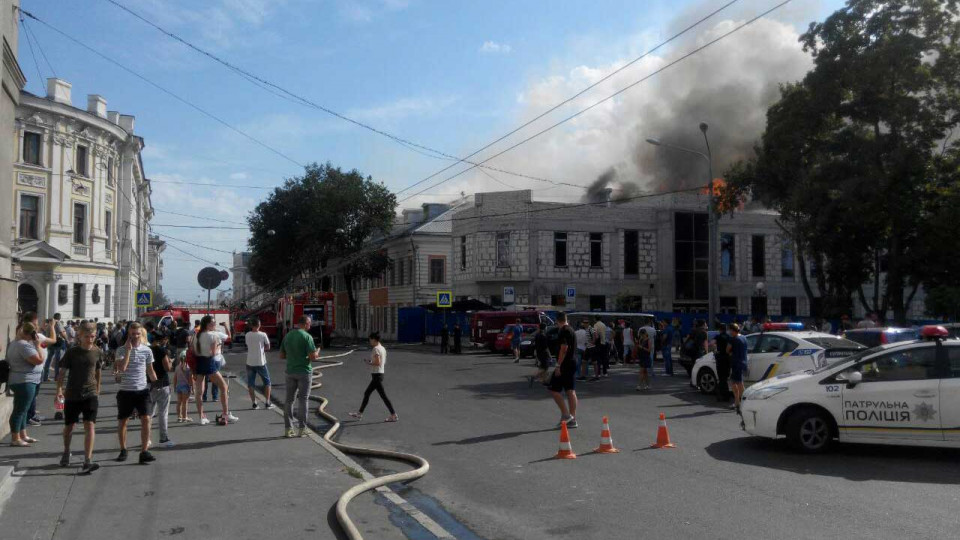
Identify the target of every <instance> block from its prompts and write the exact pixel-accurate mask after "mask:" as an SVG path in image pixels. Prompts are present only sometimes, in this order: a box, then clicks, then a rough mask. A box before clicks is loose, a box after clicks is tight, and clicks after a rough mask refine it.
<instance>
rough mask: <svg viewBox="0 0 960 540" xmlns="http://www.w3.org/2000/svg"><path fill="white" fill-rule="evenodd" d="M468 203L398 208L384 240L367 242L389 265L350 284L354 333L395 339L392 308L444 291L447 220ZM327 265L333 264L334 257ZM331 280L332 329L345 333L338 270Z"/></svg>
mask: <svg viewBox="0 0 960 540" xmlns="http://www.w3.org/2000/svg"><path fill="white" fill-rule="evenodd" d="M471 204H472V203H471V202H470V201H469V200H467V201H461V202H459V203H456V204H453V205H448V204H424V205H423V206H422V207H421V208H416V209H407V210H404V211H403V213H402V217H401V218H400V219H398V221H397V224H396V225H395V226H394V228H393V231H392V232H391V234H390V236H389V237H388V238H387V239H386V240H384V239H374V240H373V243H375V244H377V245H378V246H379V249H381V250H382V251H383V252H384V253H386V255H387V256H388V257H389V258H390V259H391V261H392V263H391V265H390V267H389V268H388V269H387V271H386V272H384V274H383V275H382V276H380V277H378V278H375V279H357V280H355V282H354V285H353V289H354V294H355V295H356V299H357V329H356V330H357V335H363V334H364V333H366V332H370V331H372V330H378V331H379V332H380V334H381V336H382V337H383V339H386V340H395V339H397V331H398V322H397V310H398V309H400V308H402V307H412V306H417V305H421V304H431V303H433V302H435V301H436V299H437V291H440V290H447V289H450V287H451V284H452V276H451V270H450V264H449V262H450V260H451V258H452V253H451V246H450V231H451V227H452V224H453V223H452V221H450V218H451V217H452V216H453V214H455V213H456V212H458V211H460V210H462V209H464V208H468V207H469V206H470V205H471ZM330 265H331V267H333V268H335V267H336V265H337V261H331V263H330ZM332 278H333V279H332V283H333V286H332V289H333V291H334V292H336V293H337V301H336V309H337V331H338V332H340V333H346V334H347V335H349V333H350V331H351V330H352V329H351V327H350V322H349V316H348V309H349V301H348V297H347V288H346V282H345V281H344V277H343V275H342V274H340V273H336V274H334V275H333V276H332Z"/></svg>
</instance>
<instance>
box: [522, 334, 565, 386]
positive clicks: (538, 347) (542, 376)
mask: <svg viewBox="0 0 960 540" xmlns="http://www.w3.org/2000/svg"><path fill="white" fill-rule="evenodd" d="M533 349H534V354H535V355H536V357H537V372H536V373H535V374H534V375H531V376H530V384H529V386H531V387H532V386H533V382H534V381H538V382H540V383H543V384H547V380H546V376H547V369H549V368H550V360H551V359H550V341H549V340H548V339H547V325H546V324H544V323H540V327H539V328H538V329H537V333H536V334H535V335H534V336H533ZM574 364H576V358H574Z"/></svg>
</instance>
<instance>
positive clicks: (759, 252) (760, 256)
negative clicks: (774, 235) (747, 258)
mask: <svg viewBox="0 0 960 540" xmlns="http://www.w3.org/2000/svg"><path fill="white" fill-rule="evenodd" d="M751 244H752V246H751V254H752V260H753V277H763V276H765V275H767V272H766V269H765V268H764V266H765V264H766V258H767V257H766V253H765V249H764V247H765V246H764V245H763V235H762V234H755V235H753V240H752V242H751Z"/></svg>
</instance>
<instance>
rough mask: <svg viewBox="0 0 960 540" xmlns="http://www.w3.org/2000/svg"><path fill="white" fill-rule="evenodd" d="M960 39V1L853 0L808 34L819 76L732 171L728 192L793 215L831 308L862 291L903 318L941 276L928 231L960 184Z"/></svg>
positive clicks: (786, 94)
mask: <svg viewBox="0 0 960 540" xmlns="http://www.w3.org/2000/svg"><path fill="white" fill-rule="evenodd" d="M958 38H960V12H958V3H957V0H946V1H936V0H904V1H898V2H885V1H879V0H850V1H848V3H847V5H846V7H844V8H842V9H840V10H838V11H837V12H835V13H834V14H832V15H831V16H830V17H828V18H827V19H826V20H825V21H824V22H822V23H812V24H811V25H810V28H809V30H808V31H807V32H806V33H805V34H803V36H801V42H802V43H803V47H804V50H806V51H809V52H810V53H811V54H812V55H813V58H814V68H813V70H811V71H810V72H809V73H808V74H807V75H806V76H805V77H804V79H803V80H802V81H800V82H798V83H795V84H785V85H783V86H782V88H781V96H780V100H779V101H778V102H777V103H776V104H774V105H773V106H772V107H771V108H770V109H769V110H768V112H767V128H766V130H765V132H764V134H763V137H762V138H761V141H760V142H759V144H758V146H757V149H756V150H757V151H756V157H754V158H753V159H751V160H749V161H748V162H745V163H739V164H736V165H735V166H734V167H733V168H732V169H731V170H730V171H728V174H727V175H726V176H727V180H728V189H727V190H726V193H725V197H726V198H731V199H736V198H740V197H743V196H751V197H753V198H754V199H756V200H759V201H760V202H762V203H764V204H766V205H768V206H770V207H772V208H774V209H777V210H779V211H780V213H781V227H782V228H783V229H784V232H785V234H786V235H787V236H789V237H790V238H791V239H792V240H793V241H794V242H795V243H796V244H797V246H798V247H799V250H798V251H799V252H800V253H801V254H802V255H803V256H804V257H805V258H809V259H812V260H814V261H816V263H817V264H816V265H815V268H816V270H815V272H814V275H815V279H816V280H817V285H818V289H819V291H820V293H821V294H822V296H823V302H824V305H825V307H826V308H827V311H828V314H830V315H836V314H837V311H838V310H843V309H845V306H846V305H849V303H850V298H851V296H852V295H853V294H856V297H857V299H858V301H860V302H861V304H863V305H864V307H865V308H867V309H870V310H876V311H879V312H881V313H884V312H886V311H887V309H888V308H889V309H890V310H892V311H893V316H894V319H896V321H897V322H898V323H904V322H905V321H906V311H907V307H908V305H909V302H910V300H911V299H912V298H913V295H914V294H915V293H916V290H917V287H918V286H919V285H920V284H921V283H923V282H924V281H925V280H927V279H929V277H930V276H929V274H930V272H928V270H927V269H925V268H924V264H925V258H926V257H929V255H930V253H931V251H933V250H935V249H937V248H936V246H934V245H932V244H931V242H930V241H929V237H928V236H927V235H926V234H925V232H926V229H925V227H928V226H930V224H931V216H932V215H933V214H934V213H935V212H934V210H935V207H936V206H937V203H936V195H937V194H938V188H942V185H944V184H946V185H948V186H949V185H956V183H957V181H958V180H957V178H958V177H957V174H956V167H955V164H956V160H955V155H956V148H957V142H956V141H955V140H952V137H951V135H952V133H953V130H955V129H957V128H958V127H960V126H958V124H960V48H958V43H957V40H958ZM730 202H731V201H726V203H727V204H726V207H730V204H729V203H730ZM954 208H955V207H954ZM881 274H882V275H883V277H884V279H883V280H882V281H883V283H884V287H883V288H882V289H881V288H880V285H879V284H880V282H881V280H880V279H879V277H880V275H881ZM954 275H956V274H954ZM804 280H805V282H804V284H805V286H806V287H807V294H808V296H810V297H811V300H812V299H813V296H814V294H813V291H812V288H811V287H810V285H809V283H806V276H804ZM870 280H872V281H873V282H874V283H876V284H877V286H876V288H875V289H874V291H873V293H872V294H867V293H866V292H865V291H864V290H863V287H862V284H863V283H865V282H867V281H870Z"/></svg>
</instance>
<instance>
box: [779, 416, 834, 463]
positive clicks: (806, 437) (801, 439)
mask: <svg viewBox="0 0 960 540" xmlns="http://www.w3.org/2000/svg"><path fill="white" fill-rule="evenodd" d="M787 440H788V441H789V442H790V446H792V447H793V448H794V449H795V450H798V451H800V452H804V453H807V454H816V453H819V452H823V451H825V450H826V449H827V448H829V447H830V445H831V444H833V423H832V422H831V419H830V417H829V415H827V413H825V412H823V411H820V410H817V409H801V410H799V411H797V412H795V413H793V416H791V417H790V420H789V421H787Z"/></svg>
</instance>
